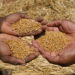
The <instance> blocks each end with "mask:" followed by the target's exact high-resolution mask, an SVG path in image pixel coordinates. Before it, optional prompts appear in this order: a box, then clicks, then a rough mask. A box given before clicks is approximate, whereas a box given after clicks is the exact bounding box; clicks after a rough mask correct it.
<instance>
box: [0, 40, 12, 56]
mask: <svg viewBox="0 0 75 75" xmlns="http://www.w3.org/2000/svg"><path fill="white" fill-rule="evenodd" d="M11 54H12V52H11V51H10V48H9V46H8V45H7V44H6V43H5V42H1V41H0V56H8V55H11Z"/></svg>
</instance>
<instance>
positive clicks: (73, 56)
mask: <svg viewBox="0 0 75 75" xmlns="http://www.w3.org/2000/svg"><path fill="white" fill-rule="evenodd" d="M21 18H26V19H29V18H30V17H29V16H28V15H27V14H25V13H14V14H11V15H8V16H5V17H2V18H0V32H1V34H0V59H1V60H2V61H4V62H8V63H11V64H23V65H24V64H25V61H26V62H29V61H31V60H33V59H34V58H36V57H37V56H38V55H39V52H40V53H41V54H42V55H43V57H45V58H46V59H47V60H48V61H49V62H51V63H54V64H58V65H64V66H67V65H71V64H73V63H75V42H74V40H75V23H74V22H71V21H68V20H58V21H53V22H50V23H47V22H46V21H44V20H43V19H42V18H37V19H36V20H37V21H38V22H40V23H41V24H42V30H47V31H54V32H56V31H61V32H63V33H65V34H66V35H67V36H68V37H70V38H71V39H72V41H71V42H70V43H69V44H68V45H67V47H65V48H64V49H63V50H62V51H61V52H59V53H58V54H56V53H55V52H51V53H49V52H47V51H46V50H45V49H43V48H42V47H41V46H40V45H39V43H38V42H37V41H36V40H33V41H32V46H34V48H35V51H36V52H35V53H34V54H32V55H29V56H27V58H26V59H25V61H24V60H21V59H17V58H15V57H13V56H12V52H11V50H10V48H9V46H8V45H7V44H6V43H5V41H6V40H9V39H10V40H11V39H14V40H15V39H19V38H18V37H17V36H25V35H37V34H39V33H41V32H40V30H38V31H37V32H35V33H32V34H19V33H18V32H17V31H16V30H12V27H11V26H12V24H13V23H15V22H17V21H18V20H20V19H21ZM9 34H10V35H9Z"/></svg>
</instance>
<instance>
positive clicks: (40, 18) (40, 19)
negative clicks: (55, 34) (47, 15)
mask: <svg viewBox="0 0 75 75" xmlns="http://www.w3.org/2000/svg"><path fill="white" fill-rule="evenodd" d="M35 20H36V21H38V22H42V21H43V20H44V19H43V18H42V17H38V18H36V19H35Z"/></svg>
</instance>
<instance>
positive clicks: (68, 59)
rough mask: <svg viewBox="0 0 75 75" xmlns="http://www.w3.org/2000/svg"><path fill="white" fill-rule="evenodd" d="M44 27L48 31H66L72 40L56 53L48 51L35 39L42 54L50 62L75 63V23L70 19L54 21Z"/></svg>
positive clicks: (35, 44) (64, 64)
mask: <svg viewBox="0 0 75 75" xmlns="http://www.w3.org/2000/svg"><path fill="white" fill-rule="evenodd" d="M43 29H45V30H48V31H54V32H55V31H61V32H63V33H65V34H66V35H67V36H68V37H70V38H71V39H72V41H71V42H70V43H69V44H68V45H67V47H65V48H64V49H63V50H62V51H61V52H59V53H58V54H56V53H55V52H51V53H49V52H47V51H46V50H45V49H43V48H42V47H41V46H40V45H39V43H38V42H37V41H33V45H34V47H35V48H37V49H38V50H39V51H40V52H41V54H42V55H43V56H44V57H45V58H46V59H48V61H49V62H51V63H54V64H58V65H62V66H68V65H71V64H74V63H75V23H74V22H71V21H68V20H58V21H53V22H50V23H49V24H47V26H44V27H43Z"/></svg>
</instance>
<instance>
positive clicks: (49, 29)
mask: <svg viewBox="0 0 75 75" xmlns="http://www.w3.org/2000/svg"><path fill="white" fill-rule="evenodd" d="M46 30H47V31H59V29H58V28H57V27H47V28H46Z"/></svg>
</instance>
